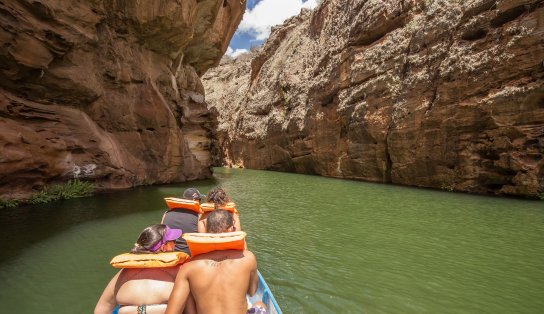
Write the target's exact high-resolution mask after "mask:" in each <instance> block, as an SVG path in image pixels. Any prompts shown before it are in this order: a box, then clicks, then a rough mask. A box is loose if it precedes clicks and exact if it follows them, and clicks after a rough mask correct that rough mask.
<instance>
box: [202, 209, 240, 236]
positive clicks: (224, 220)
mask: <svg viewBox="0 0 544 314" xmlns="http://www.w3.org/2000/svg"><path fill="white" fill-rule="evenodd" d="M232 226H234V219H233V218H232V214H231V213H230V212H228V211H226V210H224V209H216V210H214V211H212V212H211V213H210V214H209V215H208V218H206V232H208V233H221V232H227V230H228V229H229V228H230V227H232Z"/></svg>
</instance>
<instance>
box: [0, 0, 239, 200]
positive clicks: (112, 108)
mask: <svg viewBox="0 0 544 314" xmlns="http://www.w3.org/2000/svg"><path fill="white" fill-rule="evenodd" d="M244 9H245V1H244V0H199V1H197V0H183V1H178V0H157V1H118V0H108V1H97V0H87V1H78V0H69V1H66V0H49V1H46V0H40V1H38V0H19V1H0V26H1V27H0V45H1V48H0V151H1V157H0V196H2V197H6V198H13V197H25V196H28V195H29V193H30V192H31V191H32V189H39V188H41V187H43V186H44V185H46V184H48V183H53V182H56V181H64V180H66V179H68V178H74V177H75V178H86V179H89V180H92V181H94V182H95V183H96V184H97V185H98V186H99V187H103V188H125V187H130V186H134V185H141V184H152V183H165V182H179V181H185V180H193V179H198V178H205V177H208V176H210V134H211V130H210V126H211V125H212V119H211V116H210V115H209V112H208V109H207V107H206V103H205V102H204V88H203V86H202V83H201V81H200V77H199V76H200V75H201V74H203V73H204V72H205V71H206V70H207V69H208V68H209V67H211V66H214V65H216V64H217V63H218V62H219V60H220V58H221V56H222V55H223V53H224V51H225V50H226V48H227V45H228V42H229V41H230V38H231V37H232V35H233V33H234V31H235V29H236V27H237V25H238V24H239V22H240V20H241V18H242V15H243V12H244Z"/></svg>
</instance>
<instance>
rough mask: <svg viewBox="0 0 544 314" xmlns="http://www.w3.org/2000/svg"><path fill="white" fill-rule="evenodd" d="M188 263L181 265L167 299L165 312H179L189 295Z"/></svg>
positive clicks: (174, 313)
mask: <svg viewBox="0 0 544 314" xmlns="http://www.w3.org/2000/svg"><path fill="white" fill-rule="evenodd" d="M187 266H189V265H187V264H186V265H183V266H182V267H181V268H180V270H179V272H178V274H177V276H176V282H175V283H174V288H173V289H172V293H171V294H170V298H169V299H168V306H167V307H166V312H165V314H181V312H183V309H184V308H185V302H186V301H187V297H188V296H189V292H190V290H189V279H188V278H187V277H188V275H187V269H188V268H189V267H187Z"/></svg>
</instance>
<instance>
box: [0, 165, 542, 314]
mask: <svg viewBox="0 0 544 314" xmlns="http://www.w3.org/2000/svg"><path fill="white" fill-rule="evenodd" d="M216 185H220V186H222V187H224V188H225V189H226V190H227V192H229V194H230V195H231V196H232V198H233V200H234V201H235V202H236V203H237V204H238V209H239V211H240V213H241V221H242V226H243V229H244V230H245V231H246V232H247V233H248V245H249V248H250V249H251V250H252V251H253V252H255V253H256V256H257V259H258V265H259V269H260V271H261V273H262V274H263V276H264V277H265V279H266V280H267V282H268V284H269V286H270V288H271V289H272V291H273V293H274V295H275V297H276V299H277V301H278V303H279V304H280V306H281V308H282V310H283V311H284V313H544V202H542V201H525V200H517V199H504V198H492V197H483V196H474V195H466V194H455V193H448V192H441V191H432V190H424V189H415V188H407V187H399V186H391V185H381V184H372V183H364V182H356V181H346V180H337V179H330V178H323V177H316V176H306V175H297V174H287V173H277V172H266V171H254V170H240V169H224V168H216V169H215V174H214V178H213V179H210V180H205V181H197V182H192V183H184V184H177V185H166V186H152V187H144V188H138V189H133V190H130V191H121V192H116V193H111V194H103V195H98V196H95V197H92V198H82V199H76V200H70V201H65V202H61V203H56V204H51V205H47V206H34V207H23V208H18V209H4V210H3V211H2V214H1V215H0V238H1V241H2V250H1V253H0V282H1V290H0V291H1V292H0V304H1V309H0V312H1V313H91V312H92V309H93V307H94V305H95V303H96V301H97V299H98V297H99V295H100V293H101V292H102V289H103V288H104V287H105V285H106V283H107V282H108V281H109V279H110V278H111V277H112V276H113V274H114V273H115V269H114V268H112V267H110V266H109V264H108V262H109V260H110V259H111V257H113V256H114V255H117V254H119V253H121V252H123V251H127V250H129V249H130V248H131V246H132V244H133V243H134V242H135V240H136V238H137V236H138V234H139V232H140V231H141V230H142V229H143V228H144V227H146V226H147V225H150V224H152V223H158V222H159V221H160V219H161V215H162V213H163V211H164V209H165V206H164V204H163V201H162V198H163V197H166V196H173V195H179V194H181V192H182V191H183V190H184V189H185V188H186V187H190V186H196V187H197V188H199V189H200V190H201V191H203V192H206V191H208V190H209V189H210V188H212V187H214V186H216Z"/></svg>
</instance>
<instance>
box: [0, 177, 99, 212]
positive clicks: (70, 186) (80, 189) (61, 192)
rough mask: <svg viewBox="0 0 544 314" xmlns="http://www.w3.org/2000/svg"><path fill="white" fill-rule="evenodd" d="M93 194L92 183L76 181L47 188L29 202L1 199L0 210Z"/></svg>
mask: <svg viewBox="0 0 544 314" xmlns="http://www.w3.org/2000/svg"><path fill="white" fill-rule="evenodd" d="M93 192H94V186H93V184H92V183H90V182H85V181H80V180H78V179H74V180H69V181H68V182H66V183H63V184H55V185H51V186H49V187H45V188H44V189H43V190H41V191H39V192H37V193H35V194H33V195H32V196H30V198H28V199H27V200H17V199H7V200H4V199H0V208H12V207H17V206H19V205H21V204H24V203H26V204H33V205H35V204H46V203H51V202H55V201H60V200H67V199H71V198H76V197H85V196H90V195H92V194H93Z"/></svg>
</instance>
